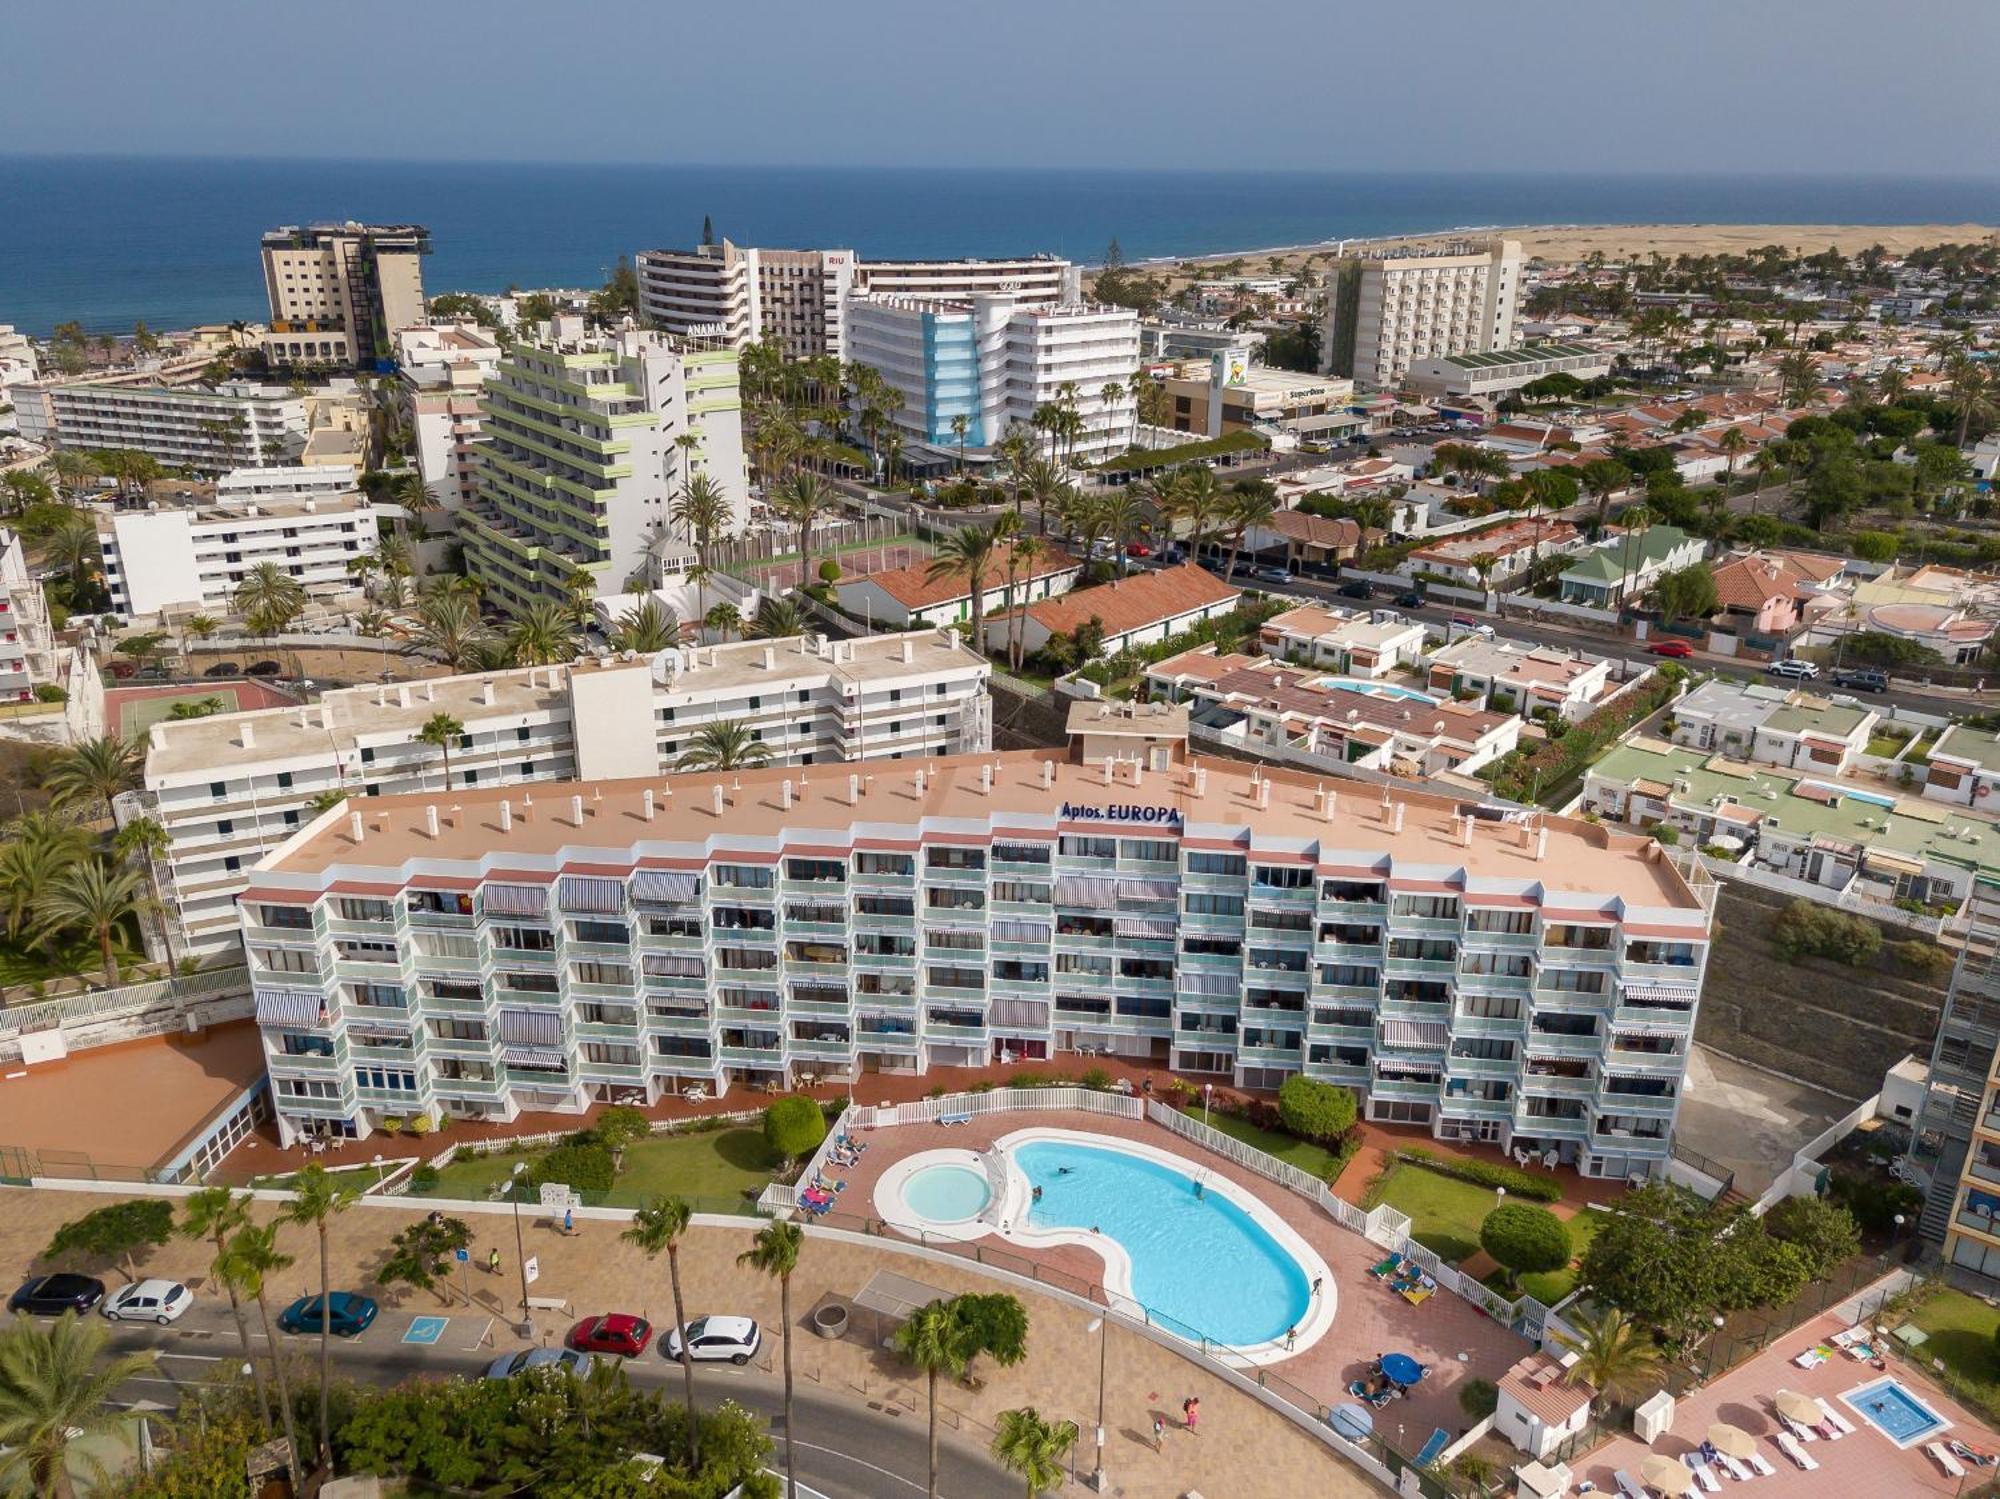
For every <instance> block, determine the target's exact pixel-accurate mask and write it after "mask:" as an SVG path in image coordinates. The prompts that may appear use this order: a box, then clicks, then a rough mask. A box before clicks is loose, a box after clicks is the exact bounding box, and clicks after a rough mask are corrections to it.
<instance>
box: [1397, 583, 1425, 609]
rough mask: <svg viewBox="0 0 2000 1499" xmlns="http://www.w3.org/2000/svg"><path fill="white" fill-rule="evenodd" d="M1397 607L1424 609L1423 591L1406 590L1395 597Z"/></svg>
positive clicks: (1415, 589) (1417, 589) (1419, 589)
mask: <svg viewBox="0 0 2000 1499" xmlns="http://www.w3.org/2000/svg"><path fill="white" fill-rule="evenodd" d="M1396 603H1397V606H1398V607H1400V608H1403V609H1421V608H1423V607H1424V591H1423V590H1422V589H1421V588H1406V589H1404V590H1403V591H1402V592H1401V593H1399V594H1397V595H1396Z"/></svg>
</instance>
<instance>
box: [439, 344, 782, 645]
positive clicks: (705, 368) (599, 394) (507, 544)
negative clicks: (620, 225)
mask: <svg viewBox="0 0 2000 1499" xmlns="http://www.w3.org/2000/svg"><path fill="white" fill-rule="evenodd" d="M480 405H481V409H482V410H483V411H484V413H485V423H484V437H485V441H484V443H483V445H482V449H481V455H480V465H479V468H480V477H479V492H478V497H477V498H476V499H475V500H474V501H473V503H472V504H471V505H469V506H467V507H466V509H465V510H464V511H463V512H462V513H461V514H460V517H459V527H460V535H461V537H462V539H463V541H464V544H465V561H466V567H467V570H468V571H469V572H471V574H472V575H473V576H474V577H476V578H478V579H479V580H480V582H481V583H483V584H484V585H485V587H486V597H487V598H488V599H490V600H492V601H493V602H494V603H496V604H497V605H499V607H500V608H502V609H504V610H505V611H507V612H508V613H510V614H515V613H519V612H521V611H522V610H523V609H525V608H526V607H527V606H528V605H529V604H532V603H534V602H536V601H537V600H563V599H567V598H569V597H571V590H570V580H571V578H572V577H573V576H574V575H575V574H576V573H577V572H578V571H579V570H581V571H582V572H585V573H587V574H588V575H589V576H590V577H591V579H592V581H593V585H594V592H595V594H596V596H597V597H600V598H603V597H607V596H611V595H616V594H621V593H628V592H632V591H635V590H638V589H642V588H649V587H653V586H656V585H657V584H658V583H659V581H660V579H659V576H658V571H657V569H658V559H659V557H660V556H661V555H662V554H663V553H665V552H678V551H681V550H683V549H684V546H685V544H686V543H687V542H688V541H690V540H691V538H689V537H687V536H686V535H685V534H683V533H682V530H681V528H680V527H679V526H677V525H676V524H675V522H674V521H673V518H672V516H673V505H674V500H675V497H676V496H677V495H679V493H680V492H681V489H682V486H683V485H685V484H686V482H687V480H688V479H689V478H690V477H691V476H692V475H694V474H697V473H705V474H707V475H708V476H709V477H710V478H712V479H713V480H714V481H715V482H716V483H717V484H718V485H720V486H721V488H722V491H723V493H724V494H725V495H727V496H728V497H729V500H730V503H731V506H732V507H733V510H734V520H733V522H732V529H734V528H735V527H738V526H740V525H741V524H742V523H743V521H744V520H745V519H747V517H748V514H749V481H748V474H747V472H746V469H745V465H744V461H743V427H742V406H743V399H742V391H741V388H740V386H739V384H738V378H737V360H736V354H735V351H733V350H730V349H709V348H700V347H695V346H692V345H689V344H686V343H684V342H683V341H681V340H677V339H675V338H672V337H670V336H668V335H666V334H662V333H654V332H645V331H640V330H637V329H623V330H620V331H618V332H614V333H600V332H589V331H586V328H585V324H584V322H583V320H582V319H581V318H574V317H563V318H557V319H555V320H554V321H553V322H550V323H547V324H544V325H543V328H542V331H541V334H540V336H538V337H535V338H530V339H525V340H523V341H522V342H520V343H517V344H516V345H515V346H514V348H513V350H512V352H511V353H510V354H509V355H508V356H507V358H506V359H505V360H503V361H502V362H501V364H500V366H499V368H498V369H497V370H496V371H495V372H494V374H493V376H492V378H491V379H489V380H488V381H487V385H486V395H485V398H484V400H483V401H482V402H481V403H480ZM688 437H692V439H693V442H692V445H689V444H688V443H686V442H685V441H684V440H683V439H685V438H688Z"/></svg>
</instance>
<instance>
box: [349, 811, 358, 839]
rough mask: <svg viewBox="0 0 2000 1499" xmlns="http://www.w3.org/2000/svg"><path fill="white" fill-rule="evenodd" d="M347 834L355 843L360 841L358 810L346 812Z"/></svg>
mask: <svg viewBox="0 0 2000 1499" xmlns="http://www.w3.org/2000/svg"><path fill="white" fill-rule="evenodd" d="M347 835H348V837H350V838H352V839H353V840H354V841H355V842H356V843H359V842H360V841H361V814H360V813H359V812H350V813H348V814H347Z"/></svg>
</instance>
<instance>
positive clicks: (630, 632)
mask: <svg viewBox="0 0 2000 1499" xmlns="http://www.w3.org/2000/svg"><path fill="white" fill-rule="evenodd" d="M680 638H681V622H680V618H679V617H678V616H677V615H676V614H675V613H674V611H673V610H671V609H669V608H667V607H666V606H665V605H664V604H662V603H661V602H660V601H659V600H658V599H653V598H649V599H647V600H646V601H645V602H644V603H642V604H641V605H639V607H638V608H636V609H634V610H633V611H632V612H631V613H630V614H627V615H626V616H625V617H624V618H623V619H621V620H619V621H618V633H617V634H616V635H615V636H613V637H612V641H611V643H612V644H613V645H615V646H617V647H618V649H619V650H621V651H636V652H638V653H639V654H640V655H645V656H650V655H653V654H655V653H656V652H659V651H663V650H665V649H666V648H667V647H668V646H670V645H675V644H677V643H678V642H679V641H680Z"/></svg>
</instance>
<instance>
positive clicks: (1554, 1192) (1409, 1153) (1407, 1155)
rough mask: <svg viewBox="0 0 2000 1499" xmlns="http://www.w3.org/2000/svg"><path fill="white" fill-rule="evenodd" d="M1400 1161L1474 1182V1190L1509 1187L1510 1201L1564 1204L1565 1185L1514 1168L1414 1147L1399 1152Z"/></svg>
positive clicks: (1546, 1177)
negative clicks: (1441, 1154)
mask: <svg viewBox="0 0 2000 1499" xmlns="http://www.w3.org/2000/svg"><path fill="white" fill-rule="evenodd" d="M1396 1159H1397V1160H1399V1161H1401V1162H1402V1163H1403V1164H1404V1165H1406V1166H1421V1167H1422V1168H1423V1169H1424V1170H1426V1171H1435V1172H1436V1173H1437V1174H1438V1175H1439V1176H1450V1177H1455V1178H1457V1179H1458V1180H1459V1181H1462V1182H1471V1183H1472V1184H1473V1185H1474V1186H1478V1187H1505V1188H1506V1189H1507V1194H1508V1195H1509V1196H1510V1197H1526V1198H1528V1199H1530V1200H1531V1201H1534V1202H1560V1201H1561V1200H1562V1195H1563V1193H1562V1184H1561V1183H1560V1182H1558V1181H1556V1180H1555V1179H1554V1178H1553V1177H1548V1176H1536V1175H1534V1174H1532V1173H1530V1172H1526V1171H1517V1170H1515V1169H1514V1168H1513V1167H1512V1166H1499V1165H1495V1164H1494V1163H1493V1162H1491V1161H1462V1160H1457V1159H1453V1158H1448V1157H1445V1156H1436V1155H1432V1154H1431V1153H1430V1152H1429V1151H1428V1150H1419V1149H1416V1148H1414V1147H1413V1148H1411V1149H1409V1150H1399V1151H1397V1152H1396Z"/></svg>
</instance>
